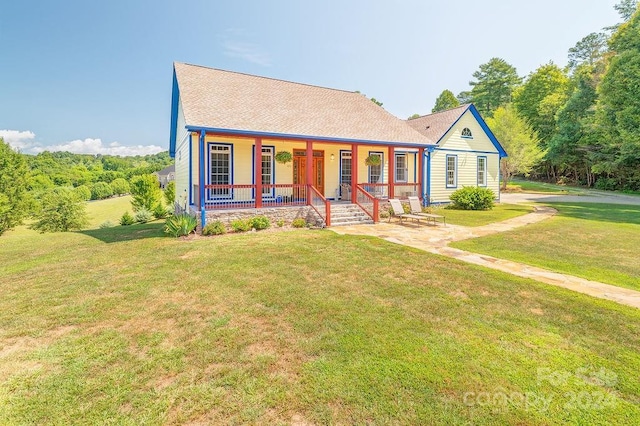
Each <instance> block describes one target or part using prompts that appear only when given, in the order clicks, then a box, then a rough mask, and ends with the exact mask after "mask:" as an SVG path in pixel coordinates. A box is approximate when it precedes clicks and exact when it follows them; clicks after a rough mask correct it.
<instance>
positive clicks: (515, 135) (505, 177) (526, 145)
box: [487, 105, 545, 188]
mask: <svg viewBox="0 0 640 426" xmlns="http://www.w3.org/2000/svg"><path fill="white" fill-rule="evenodd" d="M487 124H488V125H489V128H491V131H492V132H493V134H494V135H495V136H496V138H497V139H498V141H500V143H501V144H502V146H503V147H504V149H505V151H507V154H508V157H506V158H503V159H502V160H500V172H501V174H502V187H503V188H506V186H507V183H508V182H509V180H510V179H511V178H512V177H513V176H514V175H515V174H523V175H525V176H527V175H529V173H531V170H532V169H533V167H535V166H536V164H538V163H539V162H540V161H542V159H543V158H544V155H545V152H544V151H543V150H542V149H540V147H539V143H538V135H537V134H536V132H535V131H534V130H533V129H532V128H531V126H530V125H529V124H528V123H527V122H526V120H524V119H523V118H521V117H519V116H518V114H517V113H516V111H515V109H514V108H513V107H512V106H511V105H507V106H506V107H500V108H498V109H497V110H496V111H495V113H494V115H493V117H490V118H488V119H487Z"/></svg>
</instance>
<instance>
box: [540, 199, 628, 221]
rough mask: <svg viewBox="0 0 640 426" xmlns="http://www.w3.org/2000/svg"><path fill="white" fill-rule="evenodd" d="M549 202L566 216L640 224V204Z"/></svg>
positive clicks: (561, 214)
mask: <svg viewBox="0 0 640 426" xmlns="http://www.w3.org/2000/svg"><path fill="white" fill-rule="evenodd" d="M547 204H549V205H550V206H551V207H554V208H556V209H557V210H558V212H559V215H560V216H564V217H571V218H575V219H586V220H595V221H599V222H614V223H631V224H635V225H640V206H637V205H628V204H596V203H562V202H559V203H547Z"/></svg>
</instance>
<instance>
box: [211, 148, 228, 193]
mask: <svg viewBox="0 0 640 426" xmlns="http://www.w3.org/2000/svg"><path fill="white" fill-rule="evenodd" d="M207 152H208V154H209V155H208V156H207V159H208V170H209V173H208V176H207V180H208V184H209V185H233V145H230V144H224V143H215V142H210V143H209V144H208V149H207ZM214 152H218V153H222V154H225V153H226V155H227V156H228V160H227V165H226V167H227V171H226V179H219V178H217V179H215V182H214V172H213V161H212V158H211V156H212V154H213V153H214ZM224 175H225V173H218V172H216V176H224ZM220 180H223V181H224V180H226V183H220ZM207 198H208V199H210V200H216V199H223V198H233V192H232V191H231V189H217V190H214V189H209V190H207Z"/></svg>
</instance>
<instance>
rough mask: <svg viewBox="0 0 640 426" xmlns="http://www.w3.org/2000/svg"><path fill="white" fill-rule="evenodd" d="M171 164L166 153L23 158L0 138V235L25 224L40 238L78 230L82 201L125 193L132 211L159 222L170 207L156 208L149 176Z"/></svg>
mask: <svg viewBox="0 0 640 426" xmlns="http://www.w3.org/2000/svg"><path fill="white" fill-rule="evenodd" d="M172 163H173V160H172V159H171V158H170V157H169V153H168V152H161V153H159V154H153V155H145V156H133V157H117V156H110V155H88V154H72V153H69V152H46V151H45V152H43V153H40V154H38V155H27V154H22V153H20V152H17V151H15V150H13V149H12V148H11V147H10V146H9V145H8V144H7V143H5V142H4V141H3V140H2V138H0V170H1V171H2V173H0V235H2V234H3V233H4V232H5V231H7V230H9V229H13V228H14V227H16V226H17V225H20V224H21V223H22V222H23V220H24V219H26V218H32V219H33V222H32V224H31V227H32V228H33V229H36V230H39V231H42V232H48V231H67V230H69V229H78V228H81V227H82V226H83V224H84V223H85V222H86V217H85V214H84V202H85V201H88V200H98V199H103V198H108V197H111V196H113V195H122V194H127V193H131V194H132V195H133V200H134V202H132V205H133V208H134V211H138V210H150V211H149V214H153V216H154V217H164V216H166V214H167V208H170V207H171V206H172V204H173V201H167V205H166V206H165V205H164V204H163V203H162V202H161V197H162V192H161V191H160V188H159V183H158V180H157V179H156V177H155V176H153V175H152V173H153V172H156V171H159V170H161V169H163V168H165V167H166V166H168V165H170V164H172ZM142 200H147V201H142ZM148 200H151V201H148ZM136 203H137V204H136Z"/></svg>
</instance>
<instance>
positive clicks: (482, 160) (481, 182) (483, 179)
mask: <svg viewBox="0 0 640 426" xmlns="http://www.w3.org/2000/svg"><path fill="white" fill-rule="evenodd" d="M481 164H482V167H481V166H480V165H481ZM477 168H478V174H477V176H478V186H487V157H486V156H478V165H477Z"/></svg>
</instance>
